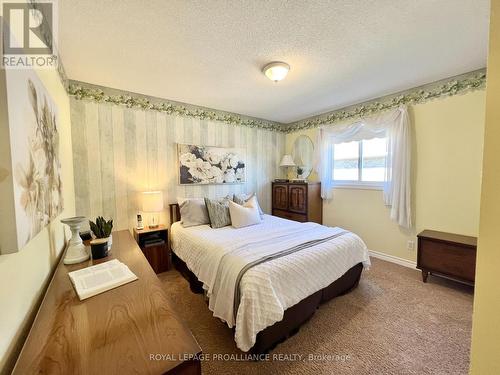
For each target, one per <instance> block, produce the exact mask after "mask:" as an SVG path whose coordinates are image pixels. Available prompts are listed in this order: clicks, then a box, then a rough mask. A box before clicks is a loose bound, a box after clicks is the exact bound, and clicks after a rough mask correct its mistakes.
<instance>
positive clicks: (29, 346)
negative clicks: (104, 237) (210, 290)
mask: <svg viewBox="0 0 500 375" xmlns="http://www.w3.org/2000/svg"><path fill="white" fill-rule="evenodd" d="M112 258H116V259H119V260H120V261H121V262H123V263H125V264H126V265H127V266H128V267H129V268H130V270H131V271H132V272H134V273H135V274H136V275H137V277H138V278H139V279H138V280H136V281H133V282H131V283H128V284H125V285H123V286H120V287H118V288H116V289H112V290H109V291H107V292H104V293H102V294H99V295H96V296H94V297H91V298H89V299H86V300H84V301H80V300H79V299H78V296H77V295H76V292H75V290H74V289H73V286H72V284H71V282H70V280H69V277H68V272H69V271H74V270H77V269H81V268H84V267H87V266H90V265H92V264H98V263H102V262H105V261H108V260H110V259H112ZM200 354H201V349H200V347H199V346H198V343H197V342H196V340H195V338H194V337H193V335H192V334H191V332H190V330H189V329H188V328H187V327H186V326H185V325H184V323H183V322H182V320H181V319H180V318H179V316H178V315H177V314H176V313H175V312H174V310H173V309H172V306H171V303H170V301H169V300H168V299H167V295H166V293H165V290H164V286H163V285H162V284H161V282H160V280H159V279H158V278H157V277H156V275H155V273H154V272H153V270H152V269H151V267H150V266H149V264H148V261H147V260H146V258H145V257H144V255H143V253H142V251H141V249H139V247H138V246H137V243H136V242H135V241H134V239H133V238H132V235H131V234H130V232H129V231H128V230H125V231H119V232H113V247H112V250H111V254H110V256H108V257H106V258H103V259H99V260H96V261H92V260H89V261H85V262H83V263H80V264H74V265H69V266H67V265H64V264H63V263H62V261H61V262H60V263H59V265H58V266H57V268H56V270H55V273H54V276H53V278H52V280H51V282H50V285H49V288H48V290H47V293H46V294H45V297H44V299H43V302H42V304H41V306H40V309H39V311H38V314H37V316H36V318H35V321H34V322H33V326H32V327H31V330H30V332H29V335H28V338H27V339H26V342H25V343H24V346H23V349H22V351H21V354H20V355H19V358H18V360H17V363H16V366H15V368H14V371H13V374H110V375H111V374H120V375H125V374H200V373H201V367H200V361H199V355H200Z"/></svg>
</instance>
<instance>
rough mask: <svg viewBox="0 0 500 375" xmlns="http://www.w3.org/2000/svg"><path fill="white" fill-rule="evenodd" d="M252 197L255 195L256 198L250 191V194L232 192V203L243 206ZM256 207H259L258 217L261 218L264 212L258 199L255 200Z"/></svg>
mask: <svg viewBox="0 0 500 375" xmlns="http://www.w3.org/2000/svg"><path fill="white" fill-rule="evenodd" d="M252 197H255V199H257V196H256V195H255V193H250V194H245V193H242V194H234V196H233V202H234V203H238V204H239V205H241V206H243V205H245V203H246V202H248V201H249V200H250V199H251V198H252ZM257 208H258V209H259V214H260V217H261V218H262V217H263V216H264V212H263V211H262V208H260V204H259V201H257Z"/></svg>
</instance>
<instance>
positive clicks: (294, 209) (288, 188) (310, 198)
mask: <svg viewBox="0 0 500 375" xmlns="http://www.w3.org/2000/svg"><path fill="white" fill-rule="evenodd" d="M272 194H273V196H272V209H273V210H272V213H273V215H274V216H279V217H282V218H284V219H289V220H295V221H300V222H306V221H313V222H315V223H318V224H322V223H323V201H322V200H321V183H319V182H310V183H297V182H273V187H272Z"/></svg>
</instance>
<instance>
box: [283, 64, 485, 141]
mask: <svg viewBox="0 0 500 375" xmlns="http://www.w3.org/2000/svg"><path fill="white" fill-rule="evenodd" d="M485 87H486V69H481V70H476V71H473V72H469V73H466V74H463V75H460V76H456V77H451V78H448V79H444V80H442V81H438V82H434V83H431V84H428V85H424V86H420V87H416V88H413V89H410V90H407V91H402V92H400V93H397V94H393V95H388V96H385V97H382V98H378V99H375V100H372V101H368V102H364V103H361V104H358V105H354V106H350V107H346V108H341V109H338V110H335V111H331V112H327V113H325V114H323V115H319V116H314V117H310V118H308V119H304V120H300V121H297V122H294V123H291V124H287V125H284V126H283V130H284V131H285V132H286V133H292V132H295V131H298V130H303V129H310V128H317V127H319V126H322V125H333V124H335V123H339V122H343V121H346V120H355V119H359V118H362V117H368V116H372V115H374V114H376V113H379V112H383V111H387V110H390V109H393V108H396V107H399V106H401V105H409V104H420V103H425V102H428V101H430V100H433V99H437V98H441V97H447V96H453V95H458V94H465V93H467V92H470V91H475V90H480V89H484V88H485Z"/></svg>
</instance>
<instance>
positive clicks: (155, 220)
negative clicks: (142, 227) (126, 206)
mask: <svg viewBox="0 0 500 375" xmlns="http://www.w3.org/2000/svg"><path fill="white" fill-rule="evenodd" d="M142 211H144V212H148V213H150V214H151V215H150V217H149V227H150V228H157V227H158V225H159V224H160V214H159V213H160V212H161V211H163V193H162V192H161V191H146V192H144V193H142Z"/></svg>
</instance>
